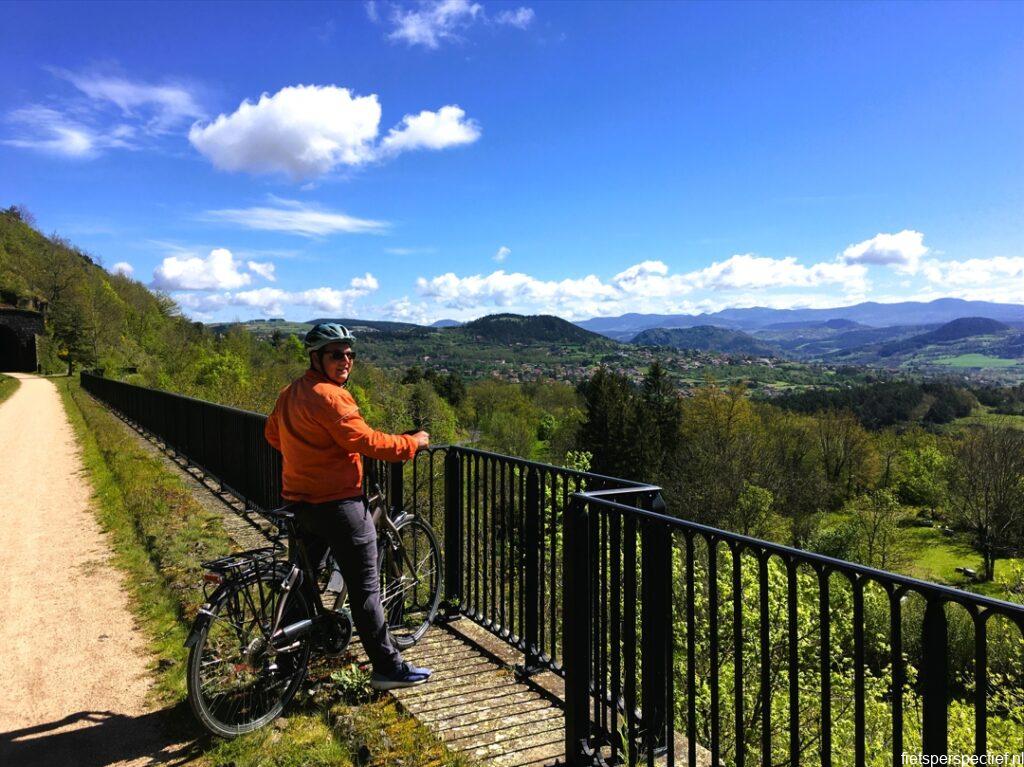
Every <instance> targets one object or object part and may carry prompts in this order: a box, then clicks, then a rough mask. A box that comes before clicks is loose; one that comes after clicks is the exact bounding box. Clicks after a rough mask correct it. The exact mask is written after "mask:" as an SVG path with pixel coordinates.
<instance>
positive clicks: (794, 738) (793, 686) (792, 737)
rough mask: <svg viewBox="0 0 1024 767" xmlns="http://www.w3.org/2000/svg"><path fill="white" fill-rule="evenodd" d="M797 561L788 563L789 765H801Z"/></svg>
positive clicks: (795, 766) (793, 560)
mask: <svg viewBox="0 0 1024 767" xmlns="http://www.w3.org/2000/svg"><path fill="white" fill-rule="evenodd" d="M796 566H797V563H796V560H795V559H792V558H791V559H789V560H787V562H786V580H787V583H786V587H787V598H788V608H789V609H788V614H787V618H788V620H787V632H788V634H789V763H790V765H792V767H799V765H800V668H799V664H798V662H797V639H798V636H799V635H798V633H797V623H796V617H797V616H796V608H797V580H796Z"/></svg>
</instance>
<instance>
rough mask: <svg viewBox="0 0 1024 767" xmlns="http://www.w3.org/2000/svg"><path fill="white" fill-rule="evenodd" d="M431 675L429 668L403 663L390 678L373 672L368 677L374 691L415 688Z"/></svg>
mask: <svg viewBox="0 0 1024 767" xmlns="http://www.w3.org/2000/svg"><path fill="white" fill-rule="evenodd" d="M433 673H434V672H433V671H431V670H430V669H429V668H417V667H416V666H413V665H412V664H411V663H409V662H408V661H404V662H403V663H402V665H401V666H399V667H398V669H397V670H396V671H395V672H394V673H393V674H391V675H390V676H385V675H384V674H378V673H377V672H376V671H374V672H373V674H372V675H371V676H370V687H372V688H373V689H375V690H397V689H398V688H400V687H415V686H416V685H418V684H423V683H424V682H426V681H427V680H428V679H430V675H431V674H433Z"/></svg>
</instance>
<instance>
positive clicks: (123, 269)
mask: <svg viewBox="0 0 1024 767" xmlns="http://www.w3.org/2000/svg"><path fill="white" fill-rule="evenodd" d="M110 273H111V274H122V275H124V276H125V277H131V276H132V275H133V274H135V267H134V266H132V265H131V264H129V263H128V262H127V261H118V262H117V263H116V264H114V265H113V266H112V267H110Z"/></svg>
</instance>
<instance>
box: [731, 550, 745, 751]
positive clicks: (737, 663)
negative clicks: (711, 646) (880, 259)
mask: <svg viewBox="0 0 1024 767" xmlns="http://www.w3.org/2000/svg"><path fill="white" fill-rule="evenodd" d="M732 643H733V676H734V679H733V698H734V700H733V710H734V713H735V715H736V722H735V730H736V767H743V765H744V762H745V760H746V756H747V754H746V752H747V746H746V726H745V723H744V721H743V549H742V547H741V546H740V544H738V543H737V544H734V545H733V546H732Z"/></svg>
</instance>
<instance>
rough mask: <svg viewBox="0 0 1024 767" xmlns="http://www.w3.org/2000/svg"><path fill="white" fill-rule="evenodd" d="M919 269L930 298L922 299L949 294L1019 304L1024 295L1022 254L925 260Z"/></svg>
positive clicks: (953, 296)
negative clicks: (951, 259) (961, 259)
mask: <svg viewBox="0 0 1024 767" xmlns="http://www.w3.org/2000/svg"><path fill="white" fill-rule="evenodd" d="M921 272H922V274H923V275H924V277H925V279H926V280H928V282H929V283H930V284H929V285H928V286H927V287H926V288H925V292H926V293H927V294H928V295H929V296H930V297H929V298H925V299H922V300H931V299H932V298H938V297H940V296H949V297H952V298H963V299H965V300H968V301H995V302H997V303H1012V304H1019V303H1021V300H1022V297H1024V256H994V257H992V258H968V259H965V260H963V261H925V262H924V263H923V264H922V265H921ZM904 300H906V299H904Z"/></svg>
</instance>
